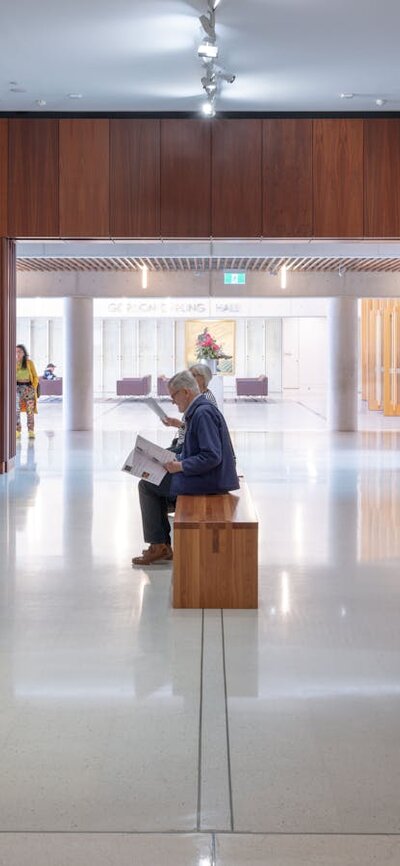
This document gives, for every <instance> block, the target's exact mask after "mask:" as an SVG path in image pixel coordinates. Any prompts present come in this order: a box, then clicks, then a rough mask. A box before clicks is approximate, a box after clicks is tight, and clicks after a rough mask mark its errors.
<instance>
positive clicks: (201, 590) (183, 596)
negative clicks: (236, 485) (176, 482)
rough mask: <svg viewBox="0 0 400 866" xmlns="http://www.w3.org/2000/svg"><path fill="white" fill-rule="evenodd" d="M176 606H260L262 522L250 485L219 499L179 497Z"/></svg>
mask: <svg viewBox="0 0 400 866" xmlns="http://www.w3.org/2000/svg"><path fill="white" fill-rule="evenodd" d="M173 607H175V608H198V607H200V608H203V607H207V608H256V607H258V518H257V514H256V512H255V510H254V506H253V503H252V501H251V497H250V494H249V491H248V488H247V485H246V484H244V483H243V482H241V485H240V490H237V491H235V492H234V493H225V494H221V495H217V496H178V499H177V503H176V509H175V519H174V576H173Z"/></svg>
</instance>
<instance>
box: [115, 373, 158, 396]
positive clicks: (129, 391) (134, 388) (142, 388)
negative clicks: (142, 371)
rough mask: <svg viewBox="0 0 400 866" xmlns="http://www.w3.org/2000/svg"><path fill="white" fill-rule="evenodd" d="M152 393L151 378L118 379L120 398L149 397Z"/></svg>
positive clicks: (118, 394)
mask: <svg viewBox="0 0 400 866" xmlns="http://www.w3.org/2000/svg"><path fill="white" fill-rule="evenodd" d="M150 391H151V376H140V377H139V378H135V379H134V378H132V379H128V378H127V379H117V396H118V397H147V394H150Z"/></svg>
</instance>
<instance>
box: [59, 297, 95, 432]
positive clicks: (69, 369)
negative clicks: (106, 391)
mask: <svg viewBox="0 0 400 866" xmlns="http://www.w3.org/2000/svg"><path fill="white" fill-rule="evenodd" d="M63 391H64V395H63V398H64V399H63V405H64V427H65V429H66V430H92V429H93V298H77V297H71V298H65V299H64V382H63Z"/></svg>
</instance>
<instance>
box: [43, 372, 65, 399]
mask: <svg viewBox="0 0 400 866" xmlns="http://www.w3.org/2000/svg"><path fill="white" fill-rule="evenodd" d="M39 385H40V396H41V397H62V392H63V380H62V378H60V379H44V378H43V376H40V379H39Z"/></svg>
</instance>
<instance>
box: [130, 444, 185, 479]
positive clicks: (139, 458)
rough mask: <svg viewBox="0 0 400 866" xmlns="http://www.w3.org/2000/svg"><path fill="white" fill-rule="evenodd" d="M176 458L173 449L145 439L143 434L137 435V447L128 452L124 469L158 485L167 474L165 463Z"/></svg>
mask: <svg viewBox="0 0 400 866" xmlns="http://www.w3.org/2000/svg"><path fill="white" fill-rule="evenodd" d="M175 459H176V457H175V454H174V453H173V452H172V451H167V450H166V449H165V448H160V446H159V445H154V443H153V442H149V441H148V440H147V439H143V436H137V437H136V442H135V447H134V448H133V450H132V451H131V452H130V454H128V457H127V458H126V460H125V463H124V465H123V467H122V471H123V472H129V474H130V475H136V476H137V477H138V478H144V479H145V480H146V481H151V483H152V484H157V485H158V484H161V481H162V480H163V478H164V476H165V475H166V474H167V470H166V469H164V463H169V462H170V461H171V460H175Z"/></svg>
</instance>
